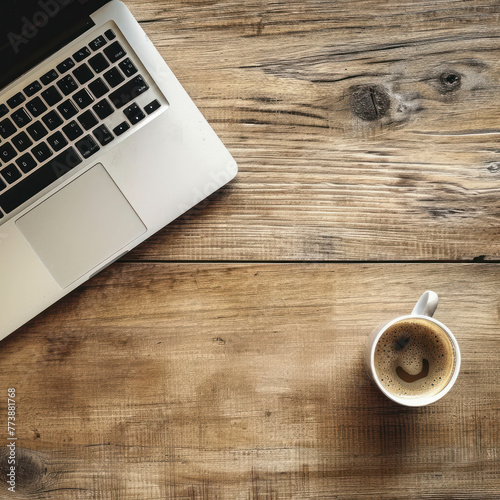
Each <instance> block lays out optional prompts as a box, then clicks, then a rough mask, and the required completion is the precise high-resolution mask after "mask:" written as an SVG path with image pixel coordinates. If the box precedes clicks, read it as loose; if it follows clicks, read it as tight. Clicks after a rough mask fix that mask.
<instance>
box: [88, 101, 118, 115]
mask: <svg viewBox="0 0 500 500" xmlns="http://www.w3.org/2000/svg"><path fill="white" fill-rule="evenodd" d="M92 109H93V110H94V111H95V113H96V115H97V116H98V117H99V118H100V119H101V120H104V118H106V117H108V116H109V115H111V114H112V113H114V111H115V110H114V109H113V107H112V106H111V104H109V102H108V100H107V99H103V100H102V101H99V102H98V103H97V104H95V105H94V106H92Z"/></svg>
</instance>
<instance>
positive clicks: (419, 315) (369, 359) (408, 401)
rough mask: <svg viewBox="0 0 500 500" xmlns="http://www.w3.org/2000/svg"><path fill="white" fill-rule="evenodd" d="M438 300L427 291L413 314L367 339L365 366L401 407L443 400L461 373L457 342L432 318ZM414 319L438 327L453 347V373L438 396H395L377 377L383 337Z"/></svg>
mask: <svg viewBox="0 0 500 500" xmlns="http://www.w3.org/2000/svg"><path fill="white" fill-rule="evenodd" d="M438 300H439V299H438V296H437V294H436V293H435V292H432V291H430V290H427V291H426V292H424V294H423V295H422V296H421V297H420V299H419V300H418V302H417V303H416V305H415V307H414V308H413V311H412V313H411V314H408V315H406V316H400V317H398V318H395V319H393V320H391V321H389V322H388V323H386V324H384V325H382V326H381V327H379V328H376V329H375V330H374V331H373V332H372V333H371V334H370V336H369V337H368V339H367V343H366V350H365V365H366V370H367V372H368V375H369V377H370V378H371V379H372V380H373V382H374V383H375V385H376V386H377V387H378V388H379V389H380V390H381V391H382V393H383V394H385V395H386V396H387V397H388V398H389V399H392V401H394V402H396V403H398V404H400V405H404V406H425V405H428V404H431V403H434V402H435V401H437V400H438V399H441V398H442V397H443V396H444V395H445V394H446V393H447V392H449V390H450V389H451V388H452V387H453V384H454V383H455V381H456V379H457V377H458V372H459V371H460V362H461V357H460V349H459V347H458V343H457V340H456V338H455V336H454V335H453V333H451V331H450V329H449V328H448V327H447V326H446V325H444V324H443V323H441V322H440V321H438V320H437V319H434V318H433V317H432V315H433V314H434V311H435V310H436V308H437V305H438ZM412 319H419V320H423V321H424V322H429V323H432V324H433V325H435V326H437V327H438V328H439V329H440V330H442V332H443V333H444V334H445V335H446V336H447V337H448V339H449V340H450V342H451V345H452V347H453V349H452V351H453V354H452V355H453V368H452V370H453V372H452V374H451V376H450V378H449V380H448V382H447V384H446V385H445V386H444V387H442V388H441V390H440V391H439V392H438V393H436V394H432V395H425V394H423V395H418V396H401V395H397V394H393V393H391V392H390V391H389V390H387V389H386V387H384V386H383V385H382V383H381V382H380V379H379V377H378V375H377V371H376V369H375V350H376V348H377V343H378V341H379V340H380V338H381V337H382V335H383V334H384V333H385V332H386V331H387V330H388V329H389V328H390V327H391V326H393V325H394V324H396V323H399V322H401V321H404V320H412Z"/></svg>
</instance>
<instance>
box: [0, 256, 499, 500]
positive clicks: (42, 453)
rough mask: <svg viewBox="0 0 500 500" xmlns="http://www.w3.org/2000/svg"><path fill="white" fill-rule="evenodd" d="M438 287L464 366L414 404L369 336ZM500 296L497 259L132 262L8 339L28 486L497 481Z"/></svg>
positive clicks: (343, 490)
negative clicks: (381, 370)
mask: <svg viewBox="0 0 500 500" xmlns="http://www.w3.org/2000/svg"><path fill="white" fill-rule="evenodd" d="M426 288H433V289H435V290H436V291H437V292H438V293H439V294H440V296H441V304H440V306H439V308H438V311H437V313H436V317H438V318H439V319H440V320H442V321H443V322H445V323H446V324H448V325H449V326H450V328H451V329H452V330H453V331H454V332H455V334H456V336H457V339H458V341H459V343H460V346H461V350H462V356H463V365H462V372H461V374H460V376H459V379H458V381H457V384H456V386H455V387H454V389H453V390H452V391H451V392H450V394H448V395H447V396H446V397H445V398H444V399H442V400H441V401H439V402H438V403H436V404H435V405H433V406H430V407H426V408H421V409H408V408H402V407H398V406H397V405H395V404H393V403H391V402H390V401H389V400H387V399H386V398H385V397H383V396H382V395H381V394H380V393H379V392H378V390H376V388H375V387H374V386H372V384H371V383H370V382H369V380H367V377H366V375H365V374H364V371H363V367H362V352H363V347H364V341H365V338H366V336H367V335H368V333H369V332H370V331H371V330H372V328H374V327H375V326H376V325H378V324H380V323H382V322H383V321H385V320H388V319H391V318H392V317H394V316H397V315H400V314H403V313H406V312H408V311H410V310H411V308H412V307H413V304H414V302H415V301H416V299H417V298H418V296H419V294H420V293H421V292H422V291H423V290H425V289H426ZM499 303H500V266H498V265H494V264H489V265H488V264H483V265H475V264H472V265H458V264H457V265H450V264H448V265H445V264H443V265H437V264H434V265H427V264H426V265H423V264H422V265H418V264H417V265H414V264H404V265H403V264H401V265H389V264H377V265H354V264H353V265H349V264H344V265H330V264H322V265H320V264H311V265H307V264H303V265H296V264H295V265H279V264H273V265H230V266H222V265H215V264H198V265H189V264H179V265H174V264H142V263H130V264H124V263H117V264H115V265H114V266H112V267H110V268H109V269H108V270H106V271H104V272H103V273H102V274H101V275H99V276H97V277H95V278H94V279H92V280H91V281H90V282H89V283H88V284H87V285H86V286H83V287H81V288H80V289H78V290H77V291H75V292H73V293H72V294H70V295H69V296H68V297H66V298H65V299H64V300H62V301H60V302H59V303H58V304H56V305H55V306H54V307H52V308H51V309H50V310H49V311H47V312H45V313H43V314H42V315H40V316H39V317H37V318H36V319H35V320H33V321H32V322H30V323H29V324H28V325H27V326H25V327H24V328H22V329H21V330H19V331H18V332H16V333H15V334H13V335H11V336H10V337H8V338H7V339H5V340H4V341H3V342H2V344H1V351H0V367H1V371H0V394H1V397H0V411H1V414H2V415H4V416H5V415H6V412H5V406H6V391H7V388H8V387H11V386H14V387H16V389H17V415H18V420H17V432H18V437H19V440H18V459H19V461H20V463H19V465H18V485H17V495H16V498H26V499H28V498H29V499H50V500H59V499H64V500H73V499H91V498H92V499H93V498H99V499H104V500H106V499H120V500H128V499H139V498H140V499H148V500H165V499H176V500H178V499H188V498H189V499H216V498H220V499H231V500H233V499H248V498H252V499H273V500H279V499H292V498H293V499H312V498H316V499H317V498H342V499H359V498H418V499H422V498H438V497H439V498H454V499H464V500H465V499H478V500H479V499H485V498H498V495H499V492H500V470H499V468H498V464H499V460H500V428H499V426H498V421H499V419H500V403H499V402H500V386H499V384H498V380H500V366H499V364H498V359H499V357H500V344H499V342H498V338H499V334H500V328H499V317H500V308H499ZM1 435H2V439H4V438H5V427H4V428H3V429H2V432H1ZM1 450H2V451H0V453H1V454H2V460H0V464H2V465H1V468H2V470H1V474H0V482H1V485H0V488H1V489H2V491H4V488H5V461H4V459H5V453H6V448H5V447H2V448H1ZM4 496H5V495H4V494H3V493H2V498H3V497H4Z"/></svg>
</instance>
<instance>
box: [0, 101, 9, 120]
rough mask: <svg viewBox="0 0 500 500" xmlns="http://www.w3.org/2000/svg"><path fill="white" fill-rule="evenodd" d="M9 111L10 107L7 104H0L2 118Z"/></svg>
mask: <svg viewBox="0 0 500 500" xmlns="http://www.w3.org/2000/svg"><path fill="white" fill-rule="evenodd" d="M8 112H9V108H8V107H7V106H6V105H5V104H0V118H1V117H2V116H5V115H6V114H7V113H8Z"/></svg>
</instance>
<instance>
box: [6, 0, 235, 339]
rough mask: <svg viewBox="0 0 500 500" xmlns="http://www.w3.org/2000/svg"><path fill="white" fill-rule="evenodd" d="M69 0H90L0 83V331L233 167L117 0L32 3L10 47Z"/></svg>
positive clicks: (32, 35) (62, 17) (28, 38)
mask: <svg viewBox="0 0 500 500" xmlns="http://www.w3.org/2000/svg"><path fill="white" fill-rule="evenodd" d="M19 3H20V4H22V3H23V2H22V1H21V2H18V4H19ZM71 3H73V4H74V5H73V7H75V6H76V5H79V4H82V5H86V6H87V7H86V8H88V6H89V5H90V4H92V5H94V4H99V5H97V10H95V9H94V10H93V11H92V12H87V13H86V14H88V15H82V16H80V17H81V19H78V20H77V21H78V22H77V23H76V24H77V25H78V26H77V28H75V29H77V30H78V33H77V34H76V35H75V34H73V36H72V37H71V40H69V41H67V43H65V44H64V45H63V46H61V42H59V45H60V46H61V48H59V49H58V50H57V51H53V50H52V53H51V55H49V56H47V57H45V58H44V60H43V61H42V62H39V63H37V64H36V65H34V66H32V67H31V69H29V70H24V72H23V74H22V76H18V77H17V78H16V79H15V80H13V81H11V82H10V83H8V84H5V85H4V87H3V88H2V90H1V91H0V114H2V113H3V115H2V116H0V136H1V137H2V138H1V140H0V179H1V181H0V182H1V184H0V187H2V186H3V188H2V189H1V190H0V339H2V338H4V337H5V336H7V335H8V334H10V333H11V332H13V331H14V330H15V329H17V328H18V327H20V326H21V325H23V324H24V323H26V322H27V321H28V320H30V319H31V318H33V317H34V316H35V315H37V314H38V313H40V312H41V311H43V310H44V309H45V308H47V307H48V306H49V305H51V304H53V303H54V302H56V301H57V300H58V299H60V298H61V297H63V296H64V295H66V294H67V293H68V292H70V291H71V290H73V289H74V288H76V287H77V286H79V285H80V284H81V283H83V282H84V281H86V280H88V279H89V278H90V277H91V276H93V275H94V274H96V273H97V272H98V271H99V270H101V269H103V268H104V267H106V266H107V265H108V264H110V263H111V262H113V261H114V260H116V259H117V258H119V257H120V256H122V255H123V254H124V253H126V252H127V251H129V250H130V249H132V248H133V247H135V246H136V245H138V244H139V243H141V242H142V241H144V240H145V239H146V238H148V237H149V236H151V235H152V234H153V233H155V232H156V231H158V230H159V229H161V228H162V227H163V226H165V225H166V224H168V223H169V222H171V221H172V220H174V219H175V218H177V217H178V216H179V215H181V214H182V213H184V212H185V211H186V210H188V209H189V208H191V207H193V206H194V205H196V204H197V203H199V202H200V201H201V200H203V199H204V198H205V197H207V196H208V195H210V194H211V193H213V192H214V191H216V190H217V189H218V188H220V187H221V186H223V185H224V184H226V183H227V182H228V181H230V180H231V179H232V178H233V177H234V176H235V175H236V172H237V166H236V163H235V161H234V160H233V158H232V157H231V155H230V154H229V152H228V151H227V150H226V148H225V147H224V146H223V144H222V143H221V141H220V140H219V139H218V137H217V136H216V134H215V133H214V131H213V130H212V129H211V127H210V126H209V125H208V123H207V122H206V120H205V119H204V118H203V116H202V115H201V113H200V112H199V110H198V109H197V108H196V106H195V105H194V103H193V102H192V101H191V99H190V98H189V97H188V95H187V94H186V92H185V91H184V89H183V88H182V87H181V85H180V84H179V82H178V81H177V79H176V78H175V76H174V75H173V74H172V72H171V71H170V69H169V68H168V66H167V65H166V63H165V62H164V60H163V59H162V57H161V56H160V54H159V53H158V52H157V50H156V49H155V48H154V46H153V45H152V43H151V42H150V40H149V39H148V38H147V36H146V35H145V33H144V31H143V30H142V29H141V27H140V26H139V24H138V23H137V21H136V20H135V19H134V18H133V16H132V15H131V13H130V12H129V11H128V9H127V8H126V7H125V5H124V4H122V3H121V2H119V1H118V0H112V1H108V2H106V1H105V0H95V1H94V0H87V2H84V1H83V0H73V2H71V0H70V1H69V3H68V0H65V2H62V0H46V2H43V1H42V0H40V1H39V2H38V5H39V6H40V9H39V10H38V11H35V12H33V11H31V12H30V13H29V15H28V14H27V15H26V16H22V17H24V20H23V23H24V24H22V23H20V24H19V26H18V27H17V29H18V30H20V31H17V32H16V31H14V32H12V33H8V34H9V37H8V42H9V43H10V44H11V45H12V47H13V50H14V49H16V48H17V49H18V50H19V51H20V53H21V52H23V51H24V53H25V54H28V53H29V52H30V50H31V49H32V47H30V43H31V44H33V42H34V43H35V44H37V42H36V40H35V39H36V35H37V33H38V32H39V33H42V32H43V29H44V21H46V22H59V23H61V25H63V24H68V21H67V16H66V14H65V11H64V9H66V8H67V9H68V16H69V9H70V6H69V5H70V4H71ZM73 7H72V8H73ZM82 8H83V7H82ZM73 15H74V13H73ZM76 24H75V26H76ZM4 35H5V33H2V36H4ZM0 43H2V42H0ZM26 60H29V56H28V55H26V57H24V58H23V61H26ZM4 83H5V82H4ZM106 89H107V90H106ZM44 108H45V109H44ZM14 129H15V130H14Z"/></svg>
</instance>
